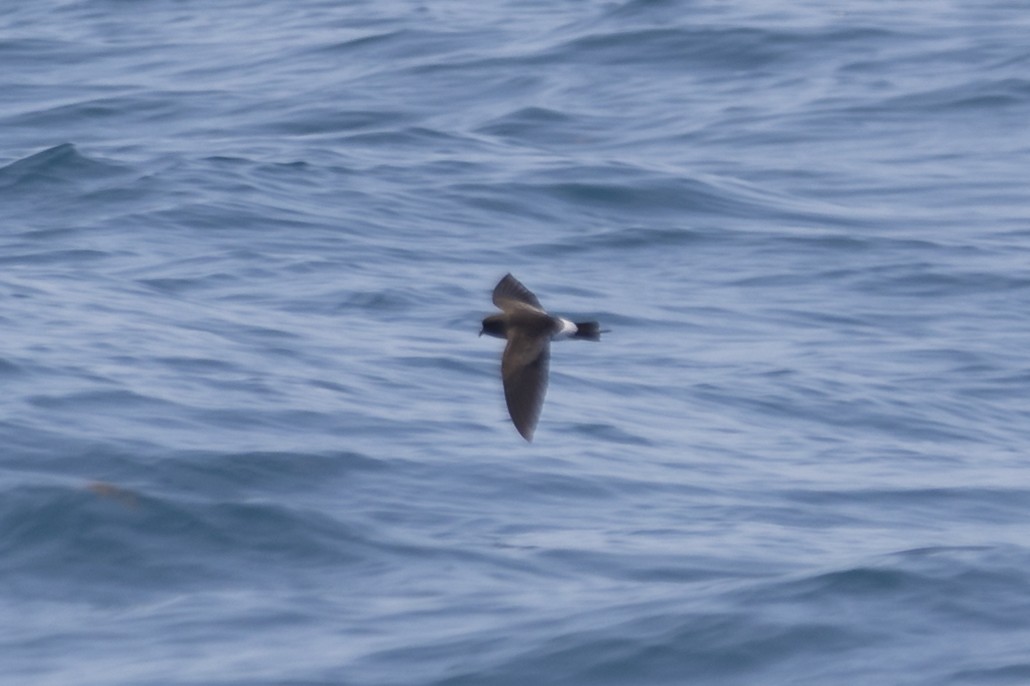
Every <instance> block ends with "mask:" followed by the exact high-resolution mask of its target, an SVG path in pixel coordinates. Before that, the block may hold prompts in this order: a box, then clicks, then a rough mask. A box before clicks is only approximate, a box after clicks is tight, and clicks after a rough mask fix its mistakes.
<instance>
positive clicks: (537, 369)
mask: <svg viewBox="0 0 1030 686" xmlns="http://www.w3.org/2000/svg"><path fill="white" fill-rule="evenodd" d="M536 340H539V339H536ZM549 358H550V345H549V344H548V342H547V340H546V339H544V340H543V341H541V342H539V343H535V344H534V343H533V342H532V341H530V340H527V339H526V338H524V337H522V336H517V337H514V338H512V339H511V340H509V341H508V346H507V347H506V348H505V350H504V357H503V358H502V361H501V376H502V377H503V379H504V399H505V400H506V401H507V403H508V414H509V415H510V416H511V421H512V422H513V423H514V424H515V428H516V429H518V432H519V433H520V434H522V437H523V438H525V439H526V440H527V441H531V440H533V430H534V429H535V428H536V421H537V419H538V418H539V417H540V408H541V407H542V406H543V404H544V394H546V393H547V366H548V360H549Z"/></svg>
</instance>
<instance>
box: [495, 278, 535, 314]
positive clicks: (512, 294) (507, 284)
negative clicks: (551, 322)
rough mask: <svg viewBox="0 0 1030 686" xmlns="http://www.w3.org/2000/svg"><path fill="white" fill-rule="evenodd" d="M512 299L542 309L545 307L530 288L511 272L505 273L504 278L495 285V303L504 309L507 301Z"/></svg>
mask: <svg viewBox="0 0 1030 686" xmlns="http://www.w3.org/2000/svg"><path fill="white" fill-rule="evenodd" d="M511 300H514V301H515V302H520V303H525V304H527V305H531V306H533V307H535V308H537V309H540V310H542V309H543V306H542V305H541V304H540V301H539V300H537V299H536V296H535V295H533V293H532V292H531V291H530V290H529V289H528V288H526V287H525V286H523V285H522V284H521V283H519V280H518V279H516V278H515V277H514V276H512V275H511V274H505V275H504V278H503V279H501V280H500V281H499V282H498V283H497V286H495V287H494V305H497V307H499V308H501V309H502V310H503V309H505V306H504V303H505V301H511Z"/></svg>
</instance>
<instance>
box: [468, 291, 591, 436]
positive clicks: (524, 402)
mask: <svg viewBox="0 0 1030 686" xmlns="http://www.w3.org/2000/svg"><path fill="white" fill-rule="evenodd" d="M493 301H494V305H496V306H497V307H498V308H499V309H500V310H501V314H494V315H490V316H489V317H487V318H486V319H484V320H483V329H482V331H480V332H479V334H480V335H483V334H484V333H485V334H489V335H491V336H496V337H497V338H504V339H506V340H507V341H508V344H507V345H506V346H505V348H504V354H503V355H502V356H501V379H502V380H503V382H504V399H505V401H506V402H507V404H508V414H509V415H510V416H511V421H512V422H513V423H514V424H515V428H516V429H517V430H518V432H519V433H520V434H521V435H522V437H523V438H525V439H526V440H527V441H531V440H533V430H534V429H535V428H536V423H537V419H538V418H539V417H540V408H541V407H542V406H543V404H544V395H545V394H546V392H547V370H548V361H549V359H550V348H551V339H553V338H563V337H567V338H585V339H587V340H593V341H596V340H600V337H601V334H600V329H599V327H598V324H597V322H582V323H574V322H571V321H569V320H567V319H562V318H561V317H554V316H551V315H550V314H548V313H547V312H546V311H545V310H544V309H543V307H542V306H541V305H540V301H539V300H537V298H536V296H535V295H533V293H532V292H530V290H529V289H528V288H526V287H525V286H523V285H522V284H521V283H519V281H518V279H516V278H515V277H514V276H512V275H511V274H507V275H505V277H504V278H503V279H501V280H500V282H499V283H498V284H497V286H496V287H495V288H494V294H493Z"/></svg>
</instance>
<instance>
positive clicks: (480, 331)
mask: <svg viewBox="0 0 1030 686" xmlns="http://www.w3.org/2000/svg"><path fill="white" fill-rule="evenodd" d="M479 337H480V338H482V337H483V330H482V329H480V330H479Z"/></svg>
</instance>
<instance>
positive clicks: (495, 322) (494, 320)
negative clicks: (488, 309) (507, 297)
mask: <svg viewBox="0 0 1030 686" xmlns="http://www.w3.org/2000/svg"><path fill="white" fill-rule="evenodd" d="M483 334H487V335H488V336H495V337H497V338H507V337H508V325H507V323H506V322H505V321H504V315H503V314H492V315H490V316H489V317H487V318H486V319H484V320H483V328H482V330H480V332H479V335H480V336H482V335H483Z"/></svg>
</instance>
